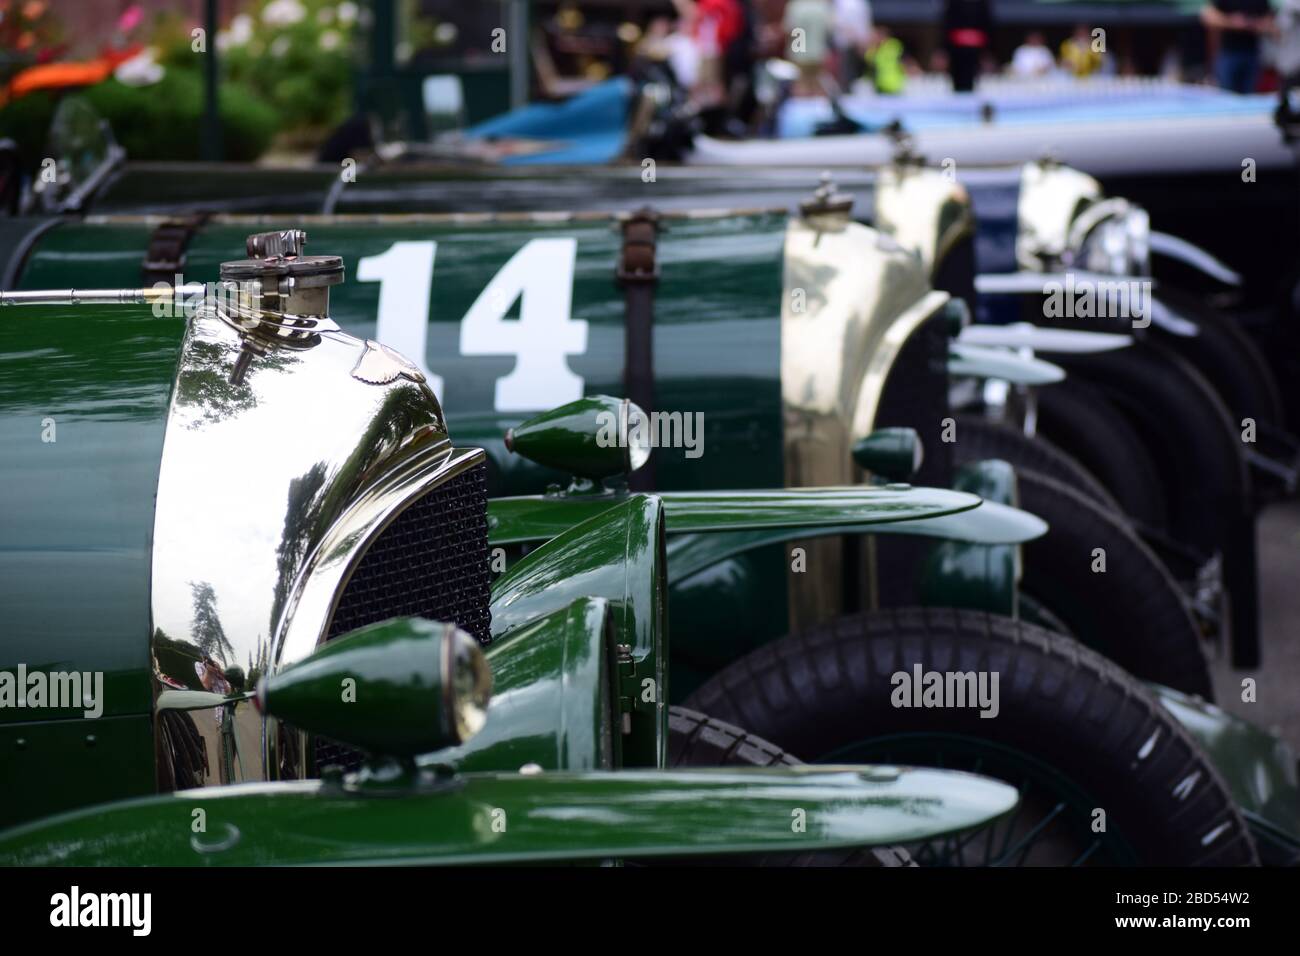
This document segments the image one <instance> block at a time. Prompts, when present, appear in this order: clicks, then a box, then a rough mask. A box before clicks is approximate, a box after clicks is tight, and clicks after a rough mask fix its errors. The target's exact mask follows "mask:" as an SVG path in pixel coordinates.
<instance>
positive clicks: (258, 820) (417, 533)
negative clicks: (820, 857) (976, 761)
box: [0, 231, 1039, 865]
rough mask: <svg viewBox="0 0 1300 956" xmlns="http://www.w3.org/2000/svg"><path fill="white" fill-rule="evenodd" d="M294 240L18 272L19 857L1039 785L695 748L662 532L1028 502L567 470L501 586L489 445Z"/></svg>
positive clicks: (855, 834) (985, 819)
mask: <svg viewBox="0 0 1300 956" xmlns="http://www.w3.org/2000/svg"><path fill="white" fill-rule="evenodd" d="M301 241H302V237H301V236H298V235H297V234H295V233H293V232H292V231H290V232H286V233H271V234H261V235H258V236H254V237H252V238H251V239H250V240H249V258H248V259H244V260H237V261H232V262H227V263H225V264H224V265H223V267H222V270H221V274H222V280H223V285H222V290H223V293H225V296H224V297H223V298H221V299H220V300H219V304H215V305H204V306H202V307H201V308H199V309H198V310H197V311H195V312H193V313H192V314H188V313H182V314H170V315H168V314H161V315H160V314H159V312H160V311H163V310H162V309H161V307H162V306H169V307H170V306H172V304H173V302H174V299H173V293H171V292H168V293H166V294H159V293H158V292H157V290H151V289H140V290H134V291H133V290H113V291H110V292H100V293H95V292H86V291H84V290H83V291H80V292H64V293H58V292H56V293H52V294H51V293H38V294H36V295H24V294H16V295H11V294H6V296H5V298H4V301H5V306H6V307H5V309H4V313H3V323H0V354H3V356H4V362H5V365H4V368H5V378H4V388H3V389H0V401H2V402H3V406H2V407H3V415H0V427H3V430H4V441H5V445H6V447H7V448H11V449H12V450H13V454H12V455H10V456H7V457H6V460H5V466H4V468H5V482H4V485H5V489H6V496H5V499H6V500H5V506H4V507H5V513H6V515H7V518H6V521H5V522H4V528H5V530H4V534H3V540H2V541H0V563H3V568H4V573H3V574H0V582H3V583H0V606H3V607H4V608H5V633H4V636H3V641H0V647H2V648H3V655H4V656H3V665H2V666H0V705H3V706H0V718H2V722H0V739H2V740H3V746H2V747H0V753H3V758H0V759H2V760H3V765H2V766H0V770H2V772H3V778H4V779H5V780H6V781H7V782H9V783H10V784H11V785H10V786H7V787H6V788H5V798H4V804H3V811H4V822H5V823H6V824H9V825H12V824H15V823H19V822H20V821H24V820H25V821H29V822H27V823H25V824H23V825H21V826H18V827H17V828H14V829H9V830H7V831H5V833H4V834H3V835H0V862H2V863H5V864H10V865H14V864H55V863H95V864H101V863H115V864H123V863H163V864H179V863H230V864H247V863H281V864H282V863H338V862H352V863H359V862H367V863H401V862H408V863H409V862H418V863H429V862H484V863H490V862H522V861H529V860H553V861H561V860H600V859H607V858H617V859H638V858H642V857H655V856H658V857H665V856H667V857H680V856H687V855H699V854H706V855H717V854H722V853H758V852H761V853H769V852H808V851H820V850H827V849H834V848H837V847H853V846H861V845H877V844H888V843H898V842H914V841H918V840H920V841H924V840H928V839H931V838H938V837H943V836H945V835H947V834H950V833H953V832H955V831H959V830H963V829H967V828H969V827H971V826H976V825H981V824H987V823H989V822H990V821H994V820H997V819H998V818H1000V817H1004V816H1005V815H1006V814H1007V812H1008V811H1009V810H1011V809H1012V807H1013V806H1014V805H1015V803H1016V794H1015V791H1014V790H1013V789H1012V788H1010V787H1007V786H1005V785H1003V784H999V783H994V782H992V781H989V780H986V779H983V778H979V777H974V776H971V775H967V774H959V773H954V772H935V771H927V770H919V771H914V770H907V769H898V768H893V767H878V768H869V767H839V768H828V769H822V768H817V769H811V768H810V769H802V770H801V769H798V768H787V767H781V768H779V769H763V768H754V767H752V766H751V767H749V768H747V769H746V768H736V767H731V768H728V769H727V770H726V771H725V772H721V771H720V772H712V773H710V772H707V771H702V770H694V771H686V770H681V769H677V770H673V771H671V772H669V770H668V768H667V765H668V756H667V749H668V719H669V708H668V705H667V694H668V687H667V667H668V659H667V653H668V648H667V643H666V615H667V586H666V574H667V568H666V560H665V541H664V535H665V527H666V526H672V525H674V524H676V523H680V524H681V525H682V527H684V528H686V529H688V530H691V531H693V532H695V533H699V534H702V533H706V532H709V531H710V530H713V529H725V530H729V531H730V530H756V529H762V530H764V531H767V532H770V531H772V530H773V529H785V530H786V532H787V533H789V534H802V535H811V534H818V533H820V532H821V530H822V529H824V528H831V527H835V528H838V527H844V526H854V527H861V526H868V525H871V524H874V523H877V522H886V523H888V522H898V523H901V524H907V523H912V524H915V525H919V526H921V527H931V526H942V525H944V524H945V516H948V515H953V516H954V519H953V523H954V524H955V525H956V527H957V528H958V529H960V528H961V527H963V526H969V527H971V528H972V529H973V531H974V533H975V537H976V538H984V539H988V540H1003V541H1018V540H1022V539H1023V538H1024V537H1025V535H1026V534H1033V533H1035V532H1036V531H1037V530H1039V528H1036V527H1035V523H1034V522H1033V521H1032V519H1030V518H1028V516H1024V515H1021V514H1019V513H1017V512H1014V511H1012V510H1011V509H1006V508H998V507H997V506H995V505H988V506H985V505H982V504H981V503H980V502H979V500H978V499H977V498H974V497H973V496H970V495H964V494H960V493H956V492H947V491H939V490H929V489H921V488H915V489H913V488H908V489H899V488H894V489H888V488H885V489H876V488H846V489H840V490H838V491H823V492H814V491H809V492H780V493H775V494H771V493H769V494H766V495H764V494H732V495H727V494H715V495H704V496H683V497H681V498H679V499H675V500H674V499H670V498H669V499H666V498H661V497H659V496H655V495H642V494H626V493H624V494H621V495H619V496H618V497H617V500H612V501H610V502H609V503H608V504H609V506H608V507H606V508H599V509H592V510H591V513H590V514H589V515H588V516H587V517H585V518H583V519H579V520H571V514H570V510H569V509H568V508H567V506H565V505H560V507H562V508H564V511H565V516H564V519H563V523H564V524H565V529H564V530H563V531H562V532H561V533H557V534H555V535H554V536H553V537H552V538H551V539H550V540H547V541H545V542H544V543H542V544H540V545H539V546H538V547H536V548H535V549H534V550H533V551H532V552H531V553H530V554H529V556H528V557H527V558H526V559H524V560H522V561H520V562H518V563H517V564H516V565H515V566H514V567H512V568H511V569H510V570H509V571H508V572H507V573H506V574H505V575H504V576H503V577H502V578H501V579H500V580H498V581H497V582H496V584H495V586H492V585H491V584H490V580H489V578H490V574H491V567H490V562H491V558H490V555H489V550H488V530H489V522H490V521H494V520H496V519H493V518H490V516H489V513H488V511H487V500H486V474H485V472H486V463H485V455H484V452H483V451H482V450H479V449H474V448H466V447H457V446H453V445H452V444H451V440H450V436H449V432H448V429H447V425H446V422H445V420H444V418H443V414H442V409H441V407H440V405H439V403H438V401H437V400H436V398H435V396H434V394H433V393H432V391H431V390H430V388H429V386H428V382H427V380H426V378H425V374H424V373H423V372H421V371H420V369H419V368H418V367H417V366H416V365H415V364H413V363H412V362H411V361H409V360H407V359H406V358H404V357H402V356H401V355H400V354H399V353H397V352H395V351H393V350H391V349H388V348H386V347H383V346H380V345H378V344H377V343H375V342H374V341H372V340H367V339H359V338H355V337H353V336H350V335H348V334H346V333H344V332H342V331H340V330H339V329H338V327H337V325H336V324H335V323H334V321H333V320H332V319H331V318H330V316H331V308H330V305H329V293H330V289H331V287H333V288H335V289H336V290H341V289H344V288H346V287H345V286H340V285H339V283H340V282H341V281H342V278H343V263H342V260H340V259H339V258H338V257H335V256H302V255H296V254H294V253H293V251H291V250H294V249H299V248H300V244H301ZM294 244H297V245H294ZM286 253H288V254H286ZM60 302H61V303H63V306H62V307H60V306H59V305H51V304H47V303H60ZM131 302H135V303H136V304H134V305H132V304H129V303H131ZM525 444H527V442H526V441H525ZM544 444H546V443H545V441H543V445H544ZM614 454H615V455H616V456H618V457H619V458H620V459H621V458H622V457H623V456H624V455H625V454H626V443H624V446H623V448H621V449H620V448H616V449H615V451H614ZM570 460H574V461H577V460H578V459H570ZM528 507H529V509H530V510H531V513H532V514H533V517H534V520H539V521H544V520H546V515H545V509H539V508H538V507H537V503H536V502H529V503H528ZM973 516H978V517H974V518H973V520H972V517H973ZM550 520H551V524H552V525H553V526H556V525H558V524H559V523H560V522H559V521H557V520H556V519H555V518H552V519H550ZM931 530H933V528H931ZM958 533H960V531H959V532H958ZM432 621H442V622H444V623H441V624H434V623H431V622H432ZM480 645H484V646H485V648H486V653H483V652H481V651H480V650H479V646H480ZM489 675H490V676H489ZM646 680H649V681H650V685H649V686H648V687H647V685H646ZM493 683H494V685H495V686H493ZM489 698H490V700H491V703H490V705H489ZM683 719H690V718H689V716H688V717H685V718H683ZM697 729H698V728H697ZM704 729H707V730H709V731H711V732H713V733H715V734H716V733H719V732H731V733H736V731H735V728H727V726H726V725H720V724H716V723H714V722H709V723H708V725H707V727H705V728H704ZM688 736H690V735H688ZM748 739H749V738H746V740H748ZM352 748H356V751H353V750H352ZM449 748H450V749H449ZM354 752H361V753H364V754H366V755H368V756H366V757H365V758H363V759H362V760H361V761H360V767H359V770H358V772H357V773H355V774H351V775H343V774H342V773H341V772H338V771H335V772H331V773H328V774H327V775H326V778H325V779H323V780H319V779H312V778H314V777H315V776H316V774H317V772H318V771H320V770H322V769H325V768H328V767H332V766H338V765H340V764H342V763H346V762H347V761H348V760H349V759H351V756H352V753H354ZM773 753H774V751H772V750H771V748H768V751H767V757H768V761H769V762H774V763H779V764H789V763H791V762H792V761H791V760H790V759H789V758H784V757H779V751H778V752H775V753H776V754H778V757H779V759H778V758H773V757H772V754H773ZM677 762H678V763H682V762H689V761H682V760H680V759H679V760H678V761H677ZM717 762H719V763H720V762H722V761H717ZM736 762H740V763H744V762H746V761H736ZM748 762H750V763H753V762H754V761H752V760H750V761H748ZM630 768H642V769H638V770H635V771H634V770H632V769H630ZM616 771H617V772H616ZM151 795H152V796H151ZM105 801H117V802H113V803H108V804H107V805H104V802H105ZM91 804H95V805H96V806H94V808H93V809H84V810H83V809H78V808H80V807H85V806H88V805H91ZM60 811H68V812H66V813H63V814H62V815H60V816H55V817H53V818H48V819H39V818H41V817H43V816H45V815H48V814H51V813H59V812H60Z"/></svg>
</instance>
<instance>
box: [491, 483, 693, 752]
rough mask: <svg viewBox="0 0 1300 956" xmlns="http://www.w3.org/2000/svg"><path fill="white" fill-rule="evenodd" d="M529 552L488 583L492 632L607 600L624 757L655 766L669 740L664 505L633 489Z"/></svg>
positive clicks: (498, 635)
mask: <svg viewBox="0 0 1300 956" xmlns="http://www.w3.org/2000/svg"><path fill="white" fill-rule="evenodd" d="M610 504H611V505H612V506H607V507H605V508H604V510H603V511H602V512H599V513H597V514H595V515H593V516H590V517H587V518H586V520H581V521H579V522H578V523H576V524H574V525H573V526H572V527H570V528H569V529H568V530H567V531H564V532H563V533H561V534H559V535H557V536H556V537H555V538H553V539H552V540H550V541H547V542H546V543H545V544H543V545H541V546H540V547H538V548H536V549H534V550H533V551H531V552H529V554H528V555H527V556H525V557H523V558H521V559H520V560H519V561H518V562H516V563H515V564H513V565H512V566H511V567H509V568H508V570H506V572H505V573H504V574H503V575H502V576H501V577H500V578H498V579H497V581H496V582H495V583H494V584H493V587H492V604H491V609H492V634H493V638H494V639H495V640H498V641H500V640H506V639H509V638H510V637H512V636H513V635H512V632H514V631H515V630H516V629H517V628H521V627H523V626H525V625H527V624H529V623H530V622H532V621H535V620H536V619H537V618H539V617H542V616H544V615H549V614H552V613H554V612H556V611H558V610H562V609H564V608H567V607H568V606H569V605H571V604H572V603H573V602H574V601H575V600H577V599H578V598H582V597H600V598H604V599H606V600H608V601H609V621H610V627H611V630H612V638H611V640H612V642H613V644H614V645H615V646H619V645H622V646H624V647H626V649H627V650H626V653H624V654H622V655H621V656H620V659H619V660H618V662H617V669H618V688H617V698H618V699H617V703H618V706H619V710H620V711H621V712H622V713H623V714H624V715H626V718H627V720H628V725H627V726H625V727H624V728H623V729H624V731H625V733H624V734H623V760H624V761H625V762H626V763H627V764H628V765H629V766H640V767H661V766H663V765H664V760H665V758H666V755H667V741H668V704H667V688H668V653H667V647H666V645H667V606H666V597H665V596H666V594H667V565H666V561H665V558H664V530H663V527H664V526H663V521H664V516H663V505H662V503H661V501H660V499H659V498H657V497H655V496H653V495H632V496H630V497H625V498H622V499H620V500H619V501H616V502H611V503H610Z"/></svg>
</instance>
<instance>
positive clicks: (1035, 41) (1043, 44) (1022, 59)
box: [1011, 30, 1056, 76]
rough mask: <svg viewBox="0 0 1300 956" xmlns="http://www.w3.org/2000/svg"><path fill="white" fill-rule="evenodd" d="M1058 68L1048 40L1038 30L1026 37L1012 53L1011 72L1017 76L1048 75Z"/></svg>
mask: <svg viewBox="0 0 1300 956" xmlns="http://www.w3.org/2000/svg"><path fill="white" fill-rule="evenodd" d="M1055 69H1056V60H1055V58H1054V57H1053V56H1052V51H1051V50H1049V49H1048V48H1047V40H1046V39H1045V38H1044V37H1043V35H1042V34H1041V33H1039V32H1038V31H1037V30H1034V31H1033V32H1031V33H1030V34H1029V35H1028V36H1026V37H1025V42H1024V43H1022V44H1021V45H1020V46H1018V47H1016V52H1015V53H1013V54H1012V55H1011V72H1012V74H1013V75H1015V76H1046V75H1047V74H1049V73H1051V72H1052V71H1053V70H1055Z"/></svg>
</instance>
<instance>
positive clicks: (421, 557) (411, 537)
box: [315, 464, 492, 770]
mask: <svg viewBox="0 0 1300 956" xmlns="http://www.w3.org/2000/svg"><path fill="white" fill-rule="evenodd" d="M489 565H490V559H489V555H488V532H487V466H486V465H485V464H479V465H475V466H474V467H473V468H470V469H469V470H467V471H464V472H462V473H461V474H459V475H457V476H456V477H454V478H451V479H449V480H448V481H446V482H444V483H443V484H441V485H439V486H438V487H436V488H434V489H433V490H432V491H430V492H429V493H428V494H426V495H425V496H424V497H422V498H420V499H419V500H418V501H416V502H415V503H414V504H413V505H411V506H410V507H408V508H407V509H406V510H405V511H403V512H402V513H401V514H399V515H398V516H397V517H396V518H395V519H394V520H393V523H392V524H390V525H389V526H388V527H387V528H385V529H384V531H383V532H382V533H381V534H380V535H379V537H378V538H377V539H376V540H375V542H374V543H373V544H372V545H371V546H370V548H369V550H367V551H366V553H365V555H364V556H363V557H362V559H361V563H360V564H359V565H357V568H356V570H355V571H354V572H353V574H352V579H351V580H350V581H349V582H348V583H347V586H346V587H345V588H344V589H343V595H342V597H341V598H340V599H339V605H338V609H337V610H336V611H335V612H334V620H333V621H332V622H331V623H330V629H329V633H328V635H327V637H326V640H332V639H333V638H335V637H338V636H340V635H342V634H346V633H347V632H348V631H351V630H354V629H356V628H358V627H364V626H365V625H367V624H375V623H377V622H379V621H386V620H388V619H389V618H393V617H425V618H429V619H430V620H434V621H453V622H455V624H456V625H457V626H458V627H460V628H461V629H462V630H464V631H465V632H466V633H468V634H471V635H473V636H474V637H475V638H476V639H477V640H478V642H479V643H480V644H487V643H488V642H489V641H490V640H491V626H492V615H491V612H490V611H489V610H488V598H489V589H490V585H491V572H490V568H489ZM315 755H316V767H317V769H319V768H321V767H324V766H327V765H329V764H337V765H342V766H343V767H346V768H347V769H349V770H353V769H356V767H357V766H358V765H359V764H360V758H361V755H360V754H359V753H358V752H357V751H355V750H353V749H351V748H350V747H345V746H344V745H342V744H339V743H336V742H335V741H332V740H327V739H325V738H323V737H321V738H317V739H316V747H315Z"/></svg>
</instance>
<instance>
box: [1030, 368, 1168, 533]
mask: <svg viewBox="0 0 1300 956" xmlns="http://www.w3.org/2000/svg"><path fill="white" fill-rule="evenodd" d="M1038 433H1039V434H1040V435H1041V436H1042V437H1043V438H1045V439H1047V440H1048V441H1050V442H1051V443H1052V444H1053V445H1055V446H1056V447H1057V448H1060V449H1061V450H1062V451H1064V452H1065V453H1066V454H1068V455H1070V456H1071V457H1073V458H1074V460H1075V461H1077V462H1079V464H1080V465H1082V466H1083V467H1084V468H1086V469H1087V470H1088V472H1089V473H1090V474H1092V475H1095V476H1096V478H1097V480H1098V481H1100V482H1101V483H1102V485H1103V486H1104V487H1105V488H1106V490H1107V491H1109V492H1110V493H1111V495H1112V496H1113V497H1114V498H1115V500H1116V501H1117V502H1119V506H1120V510H1121V511H1122V512H1123V513H1124V514H1126V515H1128V516H1129V517H1130V518H1132V519H1133V520H1134V521H1136V522H1138V523H1139V524H1141V525H1143V526H1144V527H1149V528H1154V529H1157V530H1163V529H1165V528H1166V527H1168V514H1167V505H1166V502H1165V492H1164V485H1163V484H1162V482H1161V479H1160V471H1159V469H1158V468H1157V467H1156V463H1155V461H1154V460H1153V459H1152V458H1151V452H1150V451H1149V450H1148V448H1147V447H1146V445H1145V444H1143V442H1142V439H1141V437H1140V436H1139V435H1138V433H1137V431H1136V430H1135V429H1134V428H1133V426H1132V425H1130V424H1129V422H1128V420H1127V419H1126V418H1125V417H1124V415H1123V413H1122V412H1120V410H1119V409H1118V408H1116V407H1115V406H1114V405H1113V404H1111V402H1110V400H1109V399H1107V398H1106V395H1105V393H1103V392H1102V391H1101V390H1100V389H1099V388H1097V387H1096V386H1094V385H1089V384H1088V383H1086V382H1083V381H1076V380H1073V379H1067V380H1066V381H1064V382H1060V383H1058V384H1056V385H1048V386H1046V387H1044V388H1040V389H1039V390H1038Z"/></svg>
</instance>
